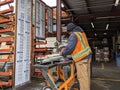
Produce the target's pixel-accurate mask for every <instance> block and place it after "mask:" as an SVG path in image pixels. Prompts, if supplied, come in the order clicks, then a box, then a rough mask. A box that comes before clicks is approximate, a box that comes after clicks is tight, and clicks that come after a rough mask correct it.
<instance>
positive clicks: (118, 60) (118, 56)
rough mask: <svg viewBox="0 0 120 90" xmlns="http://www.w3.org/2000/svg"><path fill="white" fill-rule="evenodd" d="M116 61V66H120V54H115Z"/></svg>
mask: <svg viewBox="0 0 120 90" xmlns="http://www.w3.org/2000/svg"><path fill="white" fill-rule="evenodd" d="M116 63H117V66H118V67H120V54H117V55H116Z"/></svg>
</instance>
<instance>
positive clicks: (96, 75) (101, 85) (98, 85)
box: [6, 62, 120, 90]
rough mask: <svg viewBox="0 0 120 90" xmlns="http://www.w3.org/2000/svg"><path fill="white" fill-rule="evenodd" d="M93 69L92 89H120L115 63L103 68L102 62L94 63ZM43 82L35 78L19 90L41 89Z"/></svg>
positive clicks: (118, 70)
mask: <svg viewBox="0 0 120 90" xmlns="http://www.w3.org/2000/svg"><path fill="white" fill-rule="evenodd" d="M92 69H93V71H92V72H93V73H92V81H91V82H92V83H91V90H120V68H118V67H116V64H115V63H113V62H112V63H106V64H105V68H104V69H101V64H100V63H93V68H92ZM98 79H99V80H98ZM102 79H104V80H102ZM42 82H44V80H43V79H34V80H32V83H31V84H29V85H27V86H26V87H24V88H21V89H19V90H41V88H42V84H43V83H42ZM6 90H10V89H6Z"/></svg>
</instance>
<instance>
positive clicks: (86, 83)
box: [76, 59, 90, 90]
mask: <svg viewBox="0 0 120 90" xmlns="http://www.w3.org/2000/svg"><path fill="white" fill-rule="evenodd" d="M89 64H90V63H89V60H88V59H86V60H85V59H84V60H82V61H79V62H76V69H77V78H78V81H79V83H80V90H90V73H89V72H90V71H89V70H90V69H89V68H90V67H89V66H90V65H89Z"/></svg>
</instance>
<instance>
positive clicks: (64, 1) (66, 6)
mask: <svg viewBox="0 0 120 90" xmlns="http://www.w3.org/2000/svg"><path fill="white" fill-rule="evenodd" d="M61 2H62V3H63V5H64V7H65V8H66V10H68V9H71V8H70V6H69V5H68V4H67V3H66V0H61ZM67 12H69V13H70V15H73V14H74V13H73V11H67Z"/></svg>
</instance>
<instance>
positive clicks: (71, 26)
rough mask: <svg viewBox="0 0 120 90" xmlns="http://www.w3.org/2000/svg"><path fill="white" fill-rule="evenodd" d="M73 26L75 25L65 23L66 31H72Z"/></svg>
mask: <svg viewBox="0 0 120 90" xmlns="http://www.w3.org/2000/svg"><path fill="white" fill-rule="evenodd" d="M75 27H76V25H75V24H73V23H69V24H68V25H67V31H68V32H71V31H73V29H74V28H75Z"/></svg>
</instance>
